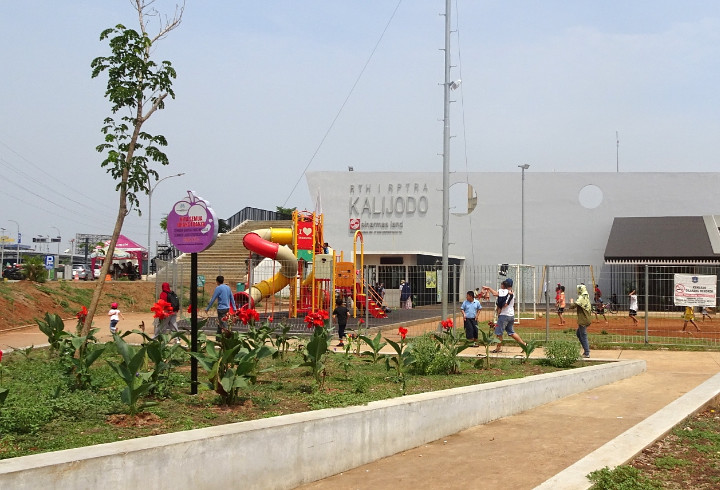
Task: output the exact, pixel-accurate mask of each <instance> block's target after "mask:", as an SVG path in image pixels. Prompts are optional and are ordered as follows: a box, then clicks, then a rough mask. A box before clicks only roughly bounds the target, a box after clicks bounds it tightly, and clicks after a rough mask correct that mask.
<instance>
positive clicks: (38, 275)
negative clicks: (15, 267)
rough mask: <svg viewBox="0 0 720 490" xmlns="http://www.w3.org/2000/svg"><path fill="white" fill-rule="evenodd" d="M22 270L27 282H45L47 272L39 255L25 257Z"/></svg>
mask: <svg viewBox="0 0 720 490" xmlns="http://www.w3.org/2000/svg"><path fill="white" fill-rule="evenodd" d="M23 270H24V271H25V275H26V276H27V278H28V280H29V281H32V282H40V283H43V282H45V281H47V278H48V271H47V269H46V268H45V264H44V263H43V259H42V257H40V256H39V255H31V256H26V257H25V262H24V263H23Z"/></svg>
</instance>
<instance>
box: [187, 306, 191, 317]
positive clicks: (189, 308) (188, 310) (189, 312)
mask: <svg viewBox="0 0 720 490" xmlns="http://www.w3.org/2000/svg"><path fill="white" fill-rule="evenodd" d="M187 312H188V314H189V315H192V305H188V309H187Z"/></svg>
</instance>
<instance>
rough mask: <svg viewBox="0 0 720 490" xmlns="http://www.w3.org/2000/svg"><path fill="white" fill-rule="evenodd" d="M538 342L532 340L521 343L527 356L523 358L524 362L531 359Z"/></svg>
mask: <svg viewBox="0 0 720 490" xmlns="http://www.w3.org/2000/svg"><path fill="white" fill-rule="evenodd" d="M537 346H538V342H537V340H530V341H528V342H527V343H525V344H520V348H521V349H522V351H523V354H524V355H525V357H523V358H522V362H527V360H528V359H530V354H532V353H533V351H534V350H535V349H536V348H537Z"/></svg>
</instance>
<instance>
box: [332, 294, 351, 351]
mask: <svg viewBox="0 0 720 490" xmlns="http://www.w3.org/2000/svg"><path fill="white" fill-rule="evenodd" d="M332 314H333V316H334V317H335V321H337V325H338V337H340V342H339V343H338V345H337V346H338V347H343V346H344V345H345V344H344V343H343V339H344V338H345V327H346V326H347V319H348V315H350V311H349V310H348V309H347V308H346V307H345V305H344V304H343V300H342V298H338V299H336V300H335V309H334V310H333V312H332Z"/></svg>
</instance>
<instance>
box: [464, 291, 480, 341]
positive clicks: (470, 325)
mask: <svg viewBox="0 0 720 490" xmlns="http://www.w3.org/2000/svg"><path fill="white" fill-rule="evenodd" d="M466 297H467V299H466V300H465V301H463V302H462V305H460V309H461V310H462V312H463V318H464V322H463V323H464V326H465V338H466V339H467V340H472V341H473V342H474V343H475V345H477V339H478V317H479V316H480V310H482V305H481V304H480V302H479V301H478V300H476V299H475V293H474V292H472V291H468V292H467V295H466Z"/></svg>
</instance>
